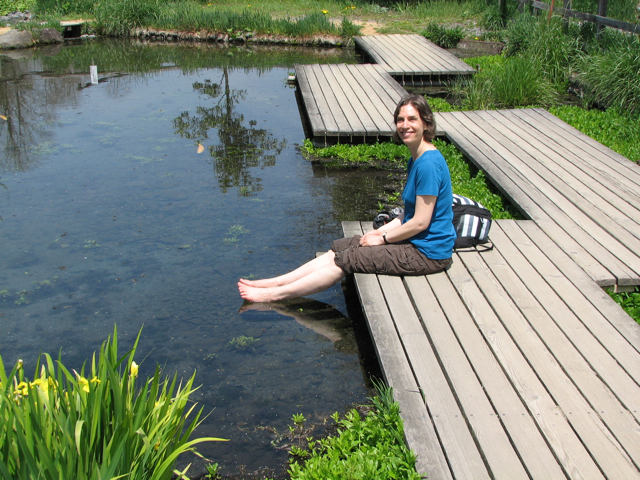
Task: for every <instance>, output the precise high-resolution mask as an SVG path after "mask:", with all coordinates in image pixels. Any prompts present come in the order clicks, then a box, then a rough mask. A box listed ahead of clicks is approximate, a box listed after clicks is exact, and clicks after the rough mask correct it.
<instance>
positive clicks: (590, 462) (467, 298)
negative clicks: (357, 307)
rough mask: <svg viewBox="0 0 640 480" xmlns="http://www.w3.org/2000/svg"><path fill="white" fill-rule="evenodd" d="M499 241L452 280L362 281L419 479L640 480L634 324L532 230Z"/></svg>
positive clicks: (507, 229) (458, 262)
mask: <svg viewBox="0 0 640 480" xmlns="http://www.w3.org/2000/svg"><path fill="white" fill-rule="evenodd" d="M343 228H344V231H345V235H348V236H349V235H353V234H356V233H361V231H362V230H361V228H363V229H364V230H367V229H369V228H370V223H367V224H362V225H361V224H360V223H358V222H345V223H344V224H343ZM491 238H492V240H493V242H494V244H495V249H494V250H493V251H490V252H484V253H477V252H462V253H455V254H454V263H453V266H452V267H451V268H450V269H449V270H448V271H447V272H446V273H439V274H435V275H429V276H426V277H424V276H422V277H405V278H404V279H403V278H401V277H391V276H384V275H377V276H376V275H363V274H356V275H355V283H356V287H357V290H358V293H359V296H360V299H361V303H362V306H363V309H364V311H365V314H366V316H367V319H368V323H369V328H370V331H371V334H372V338H373V341H374V343H375V346H376V349H377V353H378V358H379V361H380V364H381V367H382V370H383V372H384V374H385V377H386V380H387V382H388V384H389V385H390V386H392V387H393V388H394V395H395V397H396V399H397V400H398V401H399V403H400V406H401V411H402V416H403V419H404V423H405V436H406V438H407V441H408V444H409V447H410V448H412V449H413V450H414V451H415V452H416V453H417V454H418V470H419V471H420V472H421V473H423V474H426V475H428V478H429V479H432V480H435V479H453V478H455V479H473V480H477V479H508V480H513V479H520V478H522V479H541V480H549V479H560V478H571V479H604V478H608V479H640V470H639V466H640V424H639V421H640V386H639V383H640V326H638V324H636V323H635V322H634V321H633V320H632V319H631V318H630V317H628V316H627V315H626V314H625V313H624V312H623V311H622V310H621V309H620V307H618V305H617V304H615V302H613V301H612V300H611V299H610V298H609V296H608V295H607V294H606V293H605V292H604V291H603V290H602V289H601V288H600V287H598V286H597V285H596V284H595V283H594V282H593V281H592V279H591V278H590V277H589V276H588V275H586V274H585V273H584V272H583V271H582V270H581V269H580V268H579V267H578V266H577V265H576V264H575V263H574V262H573V261H572V259H571V257H569V256H568V255H567V254H565V253H564V252H563V251H562V250H561V249H560V248H558V246H557V245H556V244H555V243H554V241H552V240H551V239H550V238H549V237H548V236H547V235H546V234H545V233H544V232H543V231H542V230H541V229H540V228H539V227H538V226H536V224H535V223H534V222H532V221H513V220H499V221H496V222H494V226H493V227H492V231H491Z"/></svg>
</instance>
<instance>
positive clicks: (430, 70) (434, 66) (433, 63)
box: [384, 35, 450, 75]
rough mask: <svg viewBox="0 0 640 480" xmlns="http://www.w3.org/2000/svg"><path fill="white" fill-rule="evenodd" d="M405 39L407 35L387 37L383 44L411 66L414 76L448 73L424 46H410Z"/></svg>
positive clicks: (443, 64)
mask: <svg viewBox="0 0 640 480" xmlns="http://www.w3.org/2000/svg"><path fill="white" fill-rule="evenodd" d="M407 37H408V35H387V36H385V38H384V42H385V44H386V45H387V46H388V48H389V49H393V50H394V51H395V52H397V53H396V55H402V56H403V58H404V59H405V60H406V62H407V63H410V64H411V65H412V69H413V74H414V75H431V74H435V75H439V74H445V73H449V70H450V69H449V68H448V65H447V64H446V63H443V62H441V61H440V59H439V58H437V57H436V58H434V57H433V55H431V52H430V51H429V47H428V46H427V45H426V44H422V45H416V44H410V43H409V39H408V38H407ZM434 47H435V45H434ZM436 48H438V47H436Z"/></svg>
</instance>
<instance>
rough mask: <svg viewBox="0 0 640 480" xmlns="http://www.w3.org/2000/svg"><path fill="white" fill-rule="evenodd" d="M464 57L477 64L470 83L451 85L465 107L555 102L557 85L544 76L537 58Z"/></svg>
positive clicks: (485, 107)
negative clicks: (477, 68)
mask: <svg viewBox="0 0 640 480" xmlns="http://www.w3.org/2000/svg"><path fill="white" fill-rule="evenodd" d="M465 61H466V62H467V63H469V64H470V65H472V66H474V67H475V66H479V67H480V72H479V73H477V74H476V75H475V77H474V78H473V80H472V81H471V82H470V83H461V82H458V83H456V84H454V85H453V86H452V92H453V93H454V94H455V95H456V96H458V98H459V100H460V105H461V107H462V108H463V109H465V110H486V109H494V108H512V107H526V106H531V105H538V106H550V105H554V104H555V103H556V102H557V99H558V93H557V91H556V87H555V86H554V85H553V83H552V82H551V81H550V80H549V79H547V78H546V77H545V76H544V74H543V71H542V68H541V67H540V61H539V60H538V61H536V60H532V59H530V58H527V57H512V58H504V57H499V56H494V57H475V58H468V59H465Z"/></svg>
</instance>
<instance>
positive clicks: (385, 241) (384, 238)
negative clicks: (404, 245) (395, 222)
mask: <svg viewBox="0 0 640 480" xmlns="http://www.w3.org/2000/svg"><path fill="white" fill-rule="evenodd" d="M382 239H383V240H384V243H385V244H386V245H389V242H387V232H384V233H383V234H382Z"/></svg>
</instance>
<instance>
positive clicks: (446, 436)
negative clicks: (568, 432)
mask: <svg viewBox="0 0 640 480" xmlns="http://www.w3.org/2000/svg"><path fill="white" fill-rule="evenodd" d="M378 280H379V282H380V286H381V287H382V291H383V293H384V298H385V299H386V304H387V305H388V308H389V312H391V316H392V318H393V320H394V323H395V326H396V330H397V332H398V335H399V336H400V340H401V342H402V344H403V347H404V350H405V352H406V354H407V358H408V359H409V362H410V363H411V366H412V368H413V373H414V376H415V377H416V380H417V381H418V386H419V388H420V389H421V391H422V392H423V395H424V398H425V403H426V407H427V409H428V410H429V416H430V417H431V419H432V421H433V423H434V425H435V426H436V431H437V432H438V437H439V438H440V442H441V444H442V447H443V449H444V452H445V455H446V457H447V461H448V463H449V465H450V466H451V470H452V472H453V475H454V477H455V478H456V479H461V478H466V479H486V480H489V479H490V478H491V476H490V475H489V473H488V472H487V469H486V467H485V465H484V462H483V458H482V456H481V454H480V452H479V451H478V447H477V445H476V444H475V442H474V437H473V436H472V435H471V432H470V431H469V427H468V426H467V422H466V421H465V418H467V419H468V420H473V419H470V418H469V417H468V416H467V415H466V414H464V413H463V412H462V411H461V410H460V407H459V406H458V403H457V402H456V396H457V394H458V392H457V391H456V392H455V393H454V392H453V391H452V388H453V389H455V388H456V385H453V387H451V386H450V385H449V382H448V378H447V376H446V375H445V373H444V372H443V371H442V368H441V367H440V364H439V361H438V358H437V357H436V354H435V352H434V351H433V349H432V348H431V345H430V344H429V340H428V339H427V337H426V335H425V333H424V330H423V329H422V325H421V324H420V320H419V319H418V317H417V315H416V313H415V311H414V310H413V307H412V305H411V300H410V299H409V296H408V294H407V291H406V290H405V288H404V285H403V283H402V279H401V278H400V277H391V276H388V275H378ZM493 420H495V418H494V419H493ZM497 426H498V428H500V425H499V424H498V425H497ZM492 433H493V434H496V435H497V433H498V432H497V431H496V430H494V431H493V432H492ZM475 437H476V438H477V433H476V435H475ZM483 440H484V441H485V442H484V443H486V440H487V439H486V438H484V439H483ZM496 441H497V439H496ZM497 443H501V445H502V446H504V447H505V448H510V445H509V444H508V442H506V443H505V442H497ZM503 455H504V457H508V456H509V455H508V452H504V453H503ZM512 457H514V461H515V462H517V463H519V461H518V458H517V456H515V454H514V455H512ZM489 463H490V462H489ZM512 467H513V468H514V472H513V474H514V477H512V478H518V468H517V467H518V465H512ZM520 471H521V472H522V474H524V476H522V475H520V477H521V478H525V477H526V474H525V472H524V471H523V470H522V467H520ZM494 478H497V477H494Z"/></svg>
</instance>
